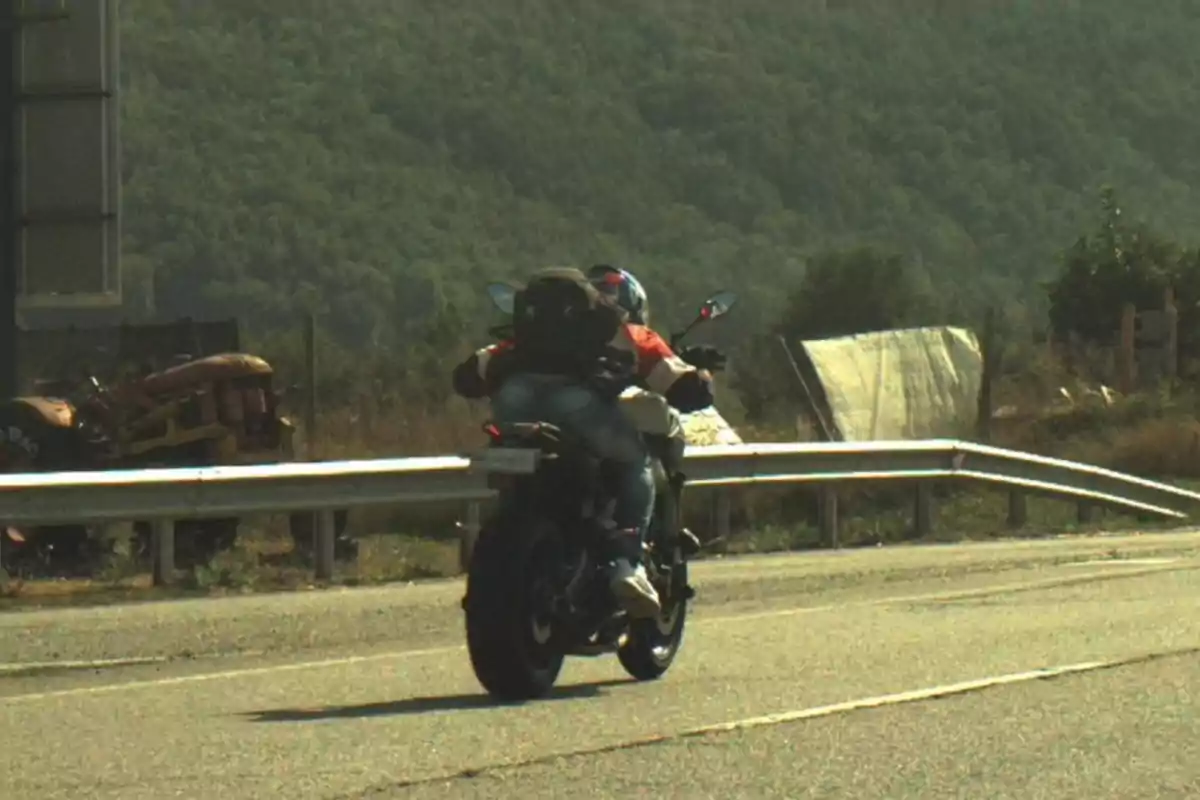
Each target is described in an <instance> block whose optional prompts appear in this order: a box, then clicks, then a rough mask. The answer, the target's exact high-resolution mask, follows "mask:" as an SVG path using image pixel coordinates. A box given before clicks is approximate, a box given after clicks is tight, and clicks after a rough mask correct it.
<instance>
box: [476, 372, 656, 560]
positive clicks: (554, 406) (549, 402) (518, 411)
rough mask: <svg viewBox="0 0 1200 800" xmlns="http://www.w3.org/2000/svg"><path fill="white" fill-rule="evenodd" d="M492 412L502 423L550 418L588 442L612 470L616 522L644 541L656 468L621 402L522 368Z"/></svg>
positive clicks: (503, 389) (497, 398) (506, 385)
mask: <svg viewBox="0 0 1200 800" xmlns="http://www.w3.org/2000/svg"><path fill="white" fill-rule="evenodd" d="M492 416H493V417H494V418H495V420H496V422H501V423H512V422H548V423H550V424H551V425H556V426H557V427H559V428H561V429H562V430H564V431H566V432H568V433H571V434H573V435H575V436H578V437H580V438H581V439H583V440H584V441H585V442H587V444H588V446H589V447H590V448H591V450H592V452H593V453H595V454H596V455H598V456H599V457H601V458H602V459H604V460H605V461H606V462H608V463H609V465H610V466H611V468H612V470H613V477H614V479H615V482H616V485H615V486H614V487H613V489H614V491H615V494H616V495H617V496H616V508H615V509H614V511H613V522H614V523H615V524H616V526H617V528H618V529H621V530H637V532H638V536H639V537H640V538H641V540H642V541H645V538H646V532H647V530H649V528H650V519H651V517H652V516H653V514H654V473H653V471H652V469H651V465H650V455H649V453H648V452H647V450H646V445H645V443H644V442H643V441H642V436H641V434H640V433H638V430H637V428H636V427H635V426H634V424H633V422H632V421H631V420H630V419H629V418H628V417H627V416H626V415H625V412H624V411H622V410H621V406H620V403H618V402H617V401H615V400H607V399H605V398H603V397H601V396H599V395H598V394H596V393H595V392H593V391H592V390H591V389H589V388H587V387H586V386H581V385H579V384H577V383H574V382H572V381H569V380H567V379H564V378H559V377H556V376H551V375H536V374H519V375H514V376H513V377H512V378H510V379H508V380H507V381H505V383H504V385H503V386H502V387H501V388H500V390H499V391H498V392H497V393H496V394H495V395H494V396H493V397H492Z"/></svg>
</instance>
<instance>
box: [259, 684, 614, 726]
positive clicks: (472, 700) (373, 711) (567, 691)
mask: <svg viewBox="0 0 1200 800" xmlns="http://www.w3.org/2000/svg"><path fill="white" fill-rule="evenodd" d="M635 682H636V681H633V680H631V679H628V678H625V679H622V680H609V681H598V682H596V683H579V684H572V685H568V686H556V687H554V689H553V690H552V691H551V692H550V694H549V695H548V696H546V697H545V698H543V699H542V700H540V701H536V702H547V701H553V700H578V699H582V698H588V697H599V696H600V695H603V694H604V690H605V689H608V688H610V687H612V686H622V685H625V684H632V683H635ZM515 705H521V703H500V702H497V701H495V700H493V699H491V698H490V697H488V696H487V695H485V694H482V693H480V694H455V695H445V696H442V697H409V698H405V699H404V700H390V701H388V702H384V703H364V704H362V705H354V706H318V707H316V708H278V709H273V710H270V711H251V712H248V713H246V714H245V715H244V716H246V717H248V718H249V719H250V721H252V722H317V721H320V720H327V719H365V718H367V717H387V716H403V715H407V714H430V713H433V712H436V711H470V710H472V709H478V708H500V707H504V706H515Z"/></svg>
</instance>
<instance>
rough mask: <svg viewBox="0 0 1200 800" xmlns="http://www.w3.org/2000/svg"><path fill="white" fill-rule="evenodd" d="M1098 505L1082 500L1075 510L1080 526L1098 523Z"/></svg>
mask: <svg viewBox="0 0 1200 800" xmlns="http://www.w3.org/2000/svg"><path fill="white" fill-rule="evenodd" d="M1096 511H1097V509H1096V504H1095V503H1089V502H1088V501H1087V500H1080V501H1079V504H1078V505H1077V506H1076V508H1075V516H1076V519H1078V520H1079V524H1080V525H1088V524H1091V523H1092V522H1095V521H1096V516H1097V514H1096Z"/></svg>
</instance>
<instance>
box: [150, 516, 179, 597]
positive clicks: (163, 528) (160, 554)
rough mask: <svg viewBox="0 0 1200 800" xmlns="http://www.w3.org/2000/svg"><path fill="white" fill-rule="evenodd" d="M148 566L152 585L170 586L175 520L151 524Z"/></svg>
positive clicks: (157, 520)
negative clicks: (149, 565)
mask: <svg viewBox="0 0 1200 800" xmlns="http://www.w3.org/2000/svg"><path fill="white" fill-rule="evenodd" d="M150 564H151V567H150V569H151V577H152V580H153V582H154V585H155V586H168V585H170V583H171V579H172V578H173V577H174V576H175V520H171V519H156V520H154V521H153V522H152V523H151V529H150Z"/></svg>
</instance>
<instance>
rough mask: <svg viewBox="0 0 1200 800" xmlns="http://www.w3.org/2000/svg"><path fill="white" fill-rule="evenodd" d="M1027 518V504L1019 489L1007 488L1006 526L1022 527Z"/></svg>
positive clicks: (1023, 494)
mask: <svg viewBox="0 0 1200 800" xmlns="http://www.w3.org/2000/svg"><path fill="white" fill-rule="evenodd" d="M1028 519H1029V504H1028V501H1027V499H1026V495H1025V493H1024V492H1022V491H1021V490H1020V489H1009V490H1008V527H1010V528H1023V527H1025V522H1026V520H1028Z"/></svg>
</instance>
